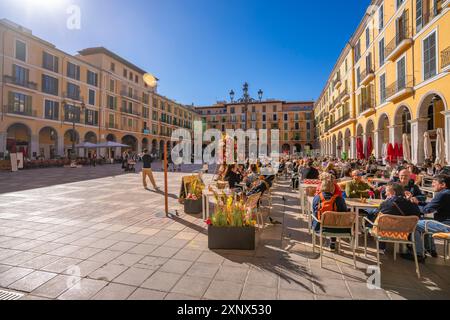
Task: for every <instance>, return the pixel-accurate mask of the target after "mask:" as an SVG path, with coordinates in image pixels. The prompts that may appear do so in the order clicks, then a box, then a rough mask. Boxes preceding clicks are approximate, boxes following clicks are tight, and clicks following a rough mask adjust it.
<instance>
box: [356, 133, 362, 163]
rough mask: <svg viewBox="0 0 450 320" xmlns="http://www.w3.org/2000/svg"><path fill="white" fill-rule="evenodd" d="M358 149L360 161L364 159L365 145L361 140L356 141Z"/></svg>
mask: <svg viewBox="0 0 450 320" xmlns="http://www.w3.org/2000/svg"><path fill="white" fill-rule="evenodd" d="M356 148H357V153H358V159H359V160H361V159H364V144H363V141H362V139H361V138H358V140H357V141H356Z"/></svg>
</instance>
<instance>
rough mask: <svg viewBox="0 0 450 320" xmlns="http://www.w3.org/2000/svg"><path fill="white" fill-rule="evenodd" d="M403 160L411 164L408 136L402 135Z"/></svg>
mask: <svg viewBox="0 0 450 320" xmlns="http://www.w3.org/2000/svg"><path fill="white" fill-rule="evenodd" d="M403 159H404V160H405V161H407V162H408V163H411V162H412V161H411V144H410V143H409V138H408V135H407V134H406V133H405V134H403Z"/></svg>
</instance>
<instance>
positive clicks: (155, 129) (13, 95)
mask: <svg viewBox="0 0 450 320" xmlns="http://www.w3.org/2000/svg"><path fill="white" fill-rule="evenodd" d="M0 46H1V47H0V54H1V64H0V68H1V69H0V75H1V77H0V86H1V90H0V101H1V108H0V158H1V157H3V156H5V154H6V153H7V152H23V153H24V155H25V156H26V157H27V158H39V157H43V158H46V159H53V158H56V157H65V156H68V154H69V153H70V151H71V150H72V146H73V143H74V142H75V144H78V143H82V142H91V143H104V142H107V141H114V142H119V143H124V144H126V145H129V146H130V149H131V150H132V151H135V152H141V151H142V150H143V149H144V148H147V149H150V150H151V149H153V150H155V151H159V152H161V151H162V150H163V145H164V142H165V141H168V140H170V137H171V134H172V131H173V130H175V129H177V128H186V129H189V130H192V128H193V123H194V121H196V120H200V116H199V115H198V114H197V113H195V111H194V110H193V108H192V107H188V106H185V105H182V104H179V103H176V102H175V101H173V100H171V99H169V98H166V97H163V96H161V95H159V94H158V93H157V87H154V88H152V87H148V86H147V84H145V83H144V81H143V76H144V74H146V71H145V70H142V69H141V68H139V67H137V66H136V65H134V64H132V63H131V62H129V61H127V60H125V59H123V58H122V57H120V56H118V55H116V54H114V53H113V52H111V51H109V50H107V49H105V48H89V49H84V50H82V51H80V52H79V54H77V55H70V54H67V53H65V52H63V51H61V50H59V49H57V48H56V47H55V46H54V45H52V44H51V43H48V42H46V41H45V40H42V39H40V38H38V37H36V36H34V35H33V34H32V32H31V30H28V29H26V28H24V27H22V26H19V25H17V24H14V23H12V22H10V21H8V20H1V21H0ZM74 127H75V130H74V129H73V128H74ZM121 151H123V150H121V149H120V148H117V149H115V150H113V152H112V153H113V154H112V156H120V154H121ZM100 152H101V155H106V150H100ZM78 154H79V155H80V156H86V154H85V152H84V150H81V149H80V150H78Z"/></svg>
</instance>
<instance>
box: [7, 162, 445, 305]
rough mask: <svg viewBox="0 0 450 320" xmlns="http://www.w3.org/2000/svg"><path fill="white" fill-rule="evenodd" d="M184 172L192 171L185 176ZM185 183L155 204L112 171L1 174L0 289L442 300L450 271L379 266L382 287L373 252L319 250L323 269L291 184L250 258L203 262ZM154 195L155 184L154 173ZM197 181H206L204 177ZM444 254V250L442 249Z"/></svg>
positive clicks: (36, 293)
mask: <svg viewBox="0 0 450 320" xmlns="http://www.w3.org/2000/svg"><path fill="white" fill-rule="evenodd" d="M184 169H185V170H186V171H190V170H193V169H195V168H192V167H185V168H184ZM183 175H185V174H184V173H170V176H169V192H170V197H169V207H170V210H171V211H172V212H174V211H175V210H178V211H179V213H180V215H179V217H175V218H166V217H165V215H164V213H163V211H164V201H163V194H162V193H155V192H152V191H148V190H145V189H143V187H142V185H141V177H140V175H139V174H123V173H122V171H121V169H120V166H114V165H113V166H102V167H97V168H79V169H63V168H61V169H37V170H32V171H23V172H19V173H15V174H12V173H0V288H2V289H3V290H7V291H14V292H21V293H23V294H25V295H24V297H23V299H63V300H64V299H156V300H160V299H172V300H176V299H183V300H187V299H231V300H234V299H243V300H247V299H255V300H263V299H289V300H299V299H301V300H307V299H316V300H320V299H448V298H450V268H449V267H448V266H446V265H445V264H444V262H443V259H442V258H439V259H428V260H427V263H426V264H425V265H421V266H420V268H421V273H422V279H421V280H418V279H417V277H416V275H415V270H414V264H413V263H411V262H408V261H403V260H401V259H399V260H397V261H396V262H394V261H393V258H392V254H391V253H389V254H388V255H386V256H383V257H382V259H383V266H382V288H383V289H381V290H370V289H368V286H367V278H368V275H367V274H366V271H367V267H368V265H374V264H375V260H374V254H373V251H371V252H370V254H369V259H366V258H365V257H364V255H363V253H362V251H360V252H359V254H358V258H357V260H358V268H357V269H356V270H355V269H353V266H352V259H351V255H350V251H349V250H348V248H347V247H346V246H344V248H343V249H344V253H343V254H342V255H336V254H335V253H331V252H329V251H326V253H325V259H324V262H325V265H324V268H323V269H321V268H320V266H319V259H318V256H317V255H315V254H313V253H312V248H311V244H310V243H311V238H310V236H309V235H308V233H307V232H306V228H305V227H306V223H305V220H304V217H303V216H302V215H300V214H299V201H298V199H297V197H296V193H293V192H291V190H290V189H289V186H288V184H289V183H288V182H283V181H281V182H280V183H278V184H277V185H276V186H275V190H274V193H273V196H274V200H273V208H272V212H271V217H272V218H274V219H276V220H278V221H281V222H282V223H283V225H282V226H273V225H268V226H267V227H266V229H265V230H264V231H262V232H260V233H259V234H258V238H259V244H258V247H257V250H255V251H252V252H247V251H244V252H239V251H214V252H213V251H210V250H208V245H207V232H206V226H205V224H204V222H203V221H202V219H201V217H200V216H191V215H185V214H184V213H183V210H182V207H181V206H180V205H179V204H178V202H177V196H178V192H179V187H180V183H181V177H182V176H183ZM155 176H156V180H157V184H158V185H159V186H160V187H162V185H163V182H162V179H163V174H162V173H161V172H160V171H159V172H155ZM205 179H206V180H207V179H211V176H206V177H205ZM440 250H441V252H442V248H440Z"/></svg>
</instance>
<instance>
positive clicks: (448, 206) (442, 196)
mask: <svg viewBox="0 0 450 320" xmlns="http://www.w3.org/2000/svg"><path fill="white" fill-rule="evenodd" d="M433 191H434V192H435V193H436V194H435V196H434V198H433V200H432V201H431V202H430V203H428V204H427V205H426V206H424V207H421V209H422V213H423V214H433V213H434V220H420V221H419V223H418V224H417V229H416V234H415V238H416V250H417V255H418V256H419V257H422V259H423V258H425V250H426V251H427V252H428V253H429V254H430V255H431V256H432V257H433V258H436V257H437V256H438V254H437V252H436V245H435V243H434V240H433V238H432V237H430V236H429V235H426V236H425V248H424V246H423V245H424V244H423V243H422V235H423V234H424V233H425V231H427V233H431V234H435V233H450V176H446V175H438V176H435V177H434V178H433ZM416 203H418V202H417V201H416ZM436 222H439V223H436ZM446 226H448V227H446ZM403 258H405V259H408V260H412V259H414V256H413V255H412V254H411V252H410V253H409V254H406V255H403Z"/></svg>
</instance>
